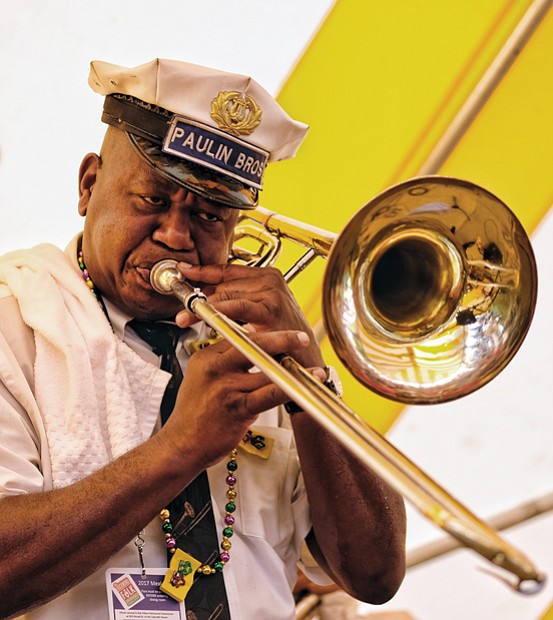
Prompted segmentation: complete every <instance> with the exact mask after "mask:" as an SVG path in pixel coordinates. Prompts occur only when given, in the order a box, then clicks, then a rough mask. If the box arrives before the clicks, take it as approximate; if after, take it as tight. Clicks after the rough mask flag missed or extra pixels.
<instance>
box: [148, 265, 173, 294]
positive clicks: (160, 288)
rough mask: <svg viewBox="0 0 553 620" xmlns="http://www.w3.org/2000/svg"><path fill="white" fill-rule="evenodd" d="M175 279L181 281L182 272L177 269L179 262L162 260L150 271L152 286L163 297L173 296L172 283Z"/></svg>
mask: <svg viewBox="0 0 553 620" xmlns="http://www.w3.org/2000/svg"><path fill="white" fill-rule="evenodd" d="M175 278H176V279H177V280H180V271H179V270H178V269H177V261H176V260H172V259H171V258H165V259H163V260H160V261H159V262H157V263H156V264H155V265H154V266H153V267H152V269H151V270H150V284H151V285H152V288H153V289H154V290H155V291H157V292H158V293H161V294H162V295H171V293H172V292H173V287H172V285H171V282H173V281H174V280H175Z"/></svg>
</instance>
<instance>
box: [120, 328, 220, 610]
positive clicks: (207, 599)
mask: <svg viewBox="0 0 553 620" xmlns="http://www.w3.org/2000/svg"><path fill="white" fill-rule="evenodd" d="M129 325H130V327H131V328H132V329H133V330H134V331H135V332H136V334H137V335H138V336H140V338H142V340H144V341H145V342H147V343H148V344H149V345H150V346H151V347H152V351H153V352H154V353H155V354H156V355H159V356H161V366H160V367H161V369H162V370H167V371H169V372H170V373H171V380H170V381H169V383H168V384H167V388H166V390H165V394H164V395H163V400H162V402H161V408H160V411H161V421H162V424H164V423H165V422H166V421H167V419H168V417H169V416H170V415H171V412H172V411H173V407H174V406H175V400H176V398H177V393H178V390H179V386H180V383H181V381H182V376H183V375H182V370H181V367H180V364H179V362H178V360H177V356H176V353H175V347H176V345H177V342H178V340H179V337H180V336H181V335H182V333H183V330H181V329H180V328H179V327H178V326H177V325H175V324H173V323H162V322H160V323H154V322H150V321H138V320H136V319H135V320H133V321H131V323H130V324H129ZM168 508H169V511H170V513H171V522H172V524H173V538H175V539H176V541H177V546H178V547H179V548H181V549H182V550H183V551H186V553H189V554H190V555H192V556H194V557H195V558H196V559H197V560H199V561H200V562H202V564H209V565H211V564H212V563H213V562H214V561H215V560H216V559H217V557H218V556H219V553H220V552H221V550H220V549H219V540H218V536H217V530H216V528H215V518H214V515H213V506H212V504H211V494H210V491H209V482H208V479H207V472H205V471H204V472H202V473H201V474H200V475H199V476H198V477H197V478H196V479H195V480H193V481H192V482H191V483H190V484H189V485H188V487H187V488H186V489H184V491H183V492H182V493H181V494H180V495H178V496H177V497H175V499H173V501H172V502H171V503H170V505H169V506H168ZM168 559H169V560H170V559H171V555H170V554H169V555H168ZM185 605H186V614H187V620H216V619H217V620H230V612H229V608H228V601H227V596H226V591H225V584H224V581H223V575H222V573H218V572H217V573H214V574H212V575H198V576H197V577H196V580H195V582H194V585H193V587H192V588H191V590H190V591H189V592H188V595H187V597H186V601H185Z"/></svg>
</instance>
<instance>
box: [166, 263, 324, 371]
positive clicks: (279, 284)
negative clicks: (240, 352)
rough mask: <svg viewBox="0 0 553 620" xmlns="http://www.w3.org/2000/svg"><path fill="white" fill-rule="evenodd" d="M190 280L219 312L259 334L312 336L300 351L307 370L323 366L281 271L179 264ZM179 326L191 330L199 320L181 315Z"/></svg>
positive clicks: (186, 313) (318, 351) (300, 358)
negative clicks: (298, 332)
mask: <svg viewBox="0 0 553 620" xmlns="http://www.w3.org/2000/svg"><path fill="white" fill-rule="evenodd" d="M179 269H180V271H181V272H182V274H183V275H184V277H185V278H186V279H187V280H191V281H193V282H196V283H199V286H200V287H201V288H202V290H203V292H204V293H205V294H206V295H207V296H208V301H209V303H210V304H211V305H213V306H214V307H215V308H216V309H217V310H219V312H221V313H222V314H224V315H226V316H228V317H229V318H231V319H233V320H234V321H237V322H239V323H241V324H246V325H247V326H248V327H249V328H251V329H252V330H253V331H256V332H269V331H276V330H289V329H293V330H301V331H304V332H306V333H307V334H309V338H310V343H309V346H308V347H306V348H305V349H303V350H301V351H297V352H296V359H297V361H298V362H299V363H300V364H302V366H304V367H306V368H310V367H323V366H324V361H323V358H322V355H321V352H320V349H319V346H318V344H317V342H316V339H315V336H314V334H313V332H312V330H311V328H310V326H309V324H308V323H307V320H306V318H305V317H304V315H303V313H302V311H301V309H300V307H299V306H298V304H297V302H296V300H295V298H294V296H293V294H292V292H291V291H290V289H289V288H288V286H287V284H286V282H285V281H284V278H283V276H282V274H281V273H280V271H278V270H277V269H273V268H254V267H245V266H242V265H208V266H187V264H186V263H179ZM176 320H177V324H178V325H180V326H181V327H188V326H190V325H192V324H193V323H195V322H196V321H197V319H196V318H195V317H194V316H193V315H192V314H191V313H189V312H188V311H186V310H184V311H182V312H180V313H179V314H178V315H177V317H176Z"/></svg>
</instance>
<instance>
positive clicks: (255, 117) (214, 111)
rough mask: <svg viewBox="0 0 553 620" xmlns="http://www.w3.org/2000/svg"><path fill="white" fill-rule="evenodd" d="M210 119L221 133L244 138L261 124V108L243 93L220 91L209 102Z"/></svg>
mask: <svg viewBox="0 0 553 620" xmlns="http://www.w3.org/2000/svg"><path fill="white" fill-rule="evenodd" d="M211 118H212V119H213V120H214V121H215V122H216V123H217V125H219V128H220V129H222V130H223V131H226V132H228V133H230V134H231V135H233V136H244V135H249V134H251V133H252V132H253V130H254V129H255V128H256V127H257V126H258V125H259V123H261V108H260V107H259V106H258V105H257V103H256V102H255V101H254V100H253V99H252V98H251V97H250V96H249V95H246V94H245V93H240V92H238V91H221V92H220V93H219V94H218V95H217V96H216V97H215V98H214V99H213V101H212V102H211Z"/></svg>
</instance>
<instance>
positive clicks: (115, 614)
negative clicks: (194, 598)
mask: <svg viewBox="0 0 553 620" xmlns="http://www.w3.org/2000/svg"><path fill="white" fill-rule="evenodd" d="M166 572H167V569H166V568H148V569H146V575H142V570H141V569H139V568H108V570H107V571H106V589H107V597H108V607H109V620H150V619H151V618H155V619H156V620H186V609H185V606H184V603H183V602H179V601H176V600H175V599H173V598H171V597H170V596H167V594H165V593H164V592H162V591H161V590H160V589H159V587H160V585H161V583H162V581H163V578H164V577H165V574H166Z"/></svg>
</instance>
